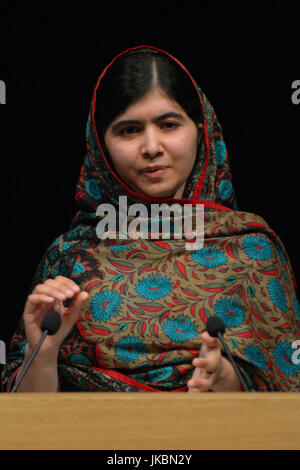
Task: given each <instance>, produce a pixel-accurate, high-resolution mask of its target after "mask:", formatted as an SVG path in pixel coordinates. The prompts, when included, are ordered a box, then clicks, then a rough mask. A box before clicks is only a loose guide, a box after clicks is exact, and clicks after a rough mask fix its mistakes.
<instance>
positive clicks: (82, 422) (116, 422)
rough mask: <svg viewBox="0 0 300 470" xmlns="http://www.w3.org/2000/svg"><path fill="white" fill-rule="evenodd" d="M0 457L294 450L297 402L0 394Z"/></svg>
mask: <svg viewBox="0 0 300 470" xmlns="http://www.w3.org/2000/svg"><path fill="white" fill-rule="evenodd" d="M0 449H5V450H8V449H11V450H14V449H18V450H29V449H35V450H38V449H43V450H48V449H52V450H53V449H58V450H64V449H69V450H72V449H77V450H82V449H93V450H97V449H101V450H133V449H134V450H141V449H144V450H177V449H181V450H196V449H206V450H210V449H245V450H246V449H252V450H253V449H259V450H260V449H300V395H298V394H295V393H280V392H277V393H203V394H189V393H146V392H145V393H58V394H55V393H53V394H51V393H16V394H1V395H0Z"/></svg>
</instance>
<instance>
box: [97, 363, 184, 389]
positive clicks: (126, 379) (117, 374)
mask: <svg viewBox="0 0 300 470" xmlns="http://www.w3.org/2000/svg"><path fill="white" fill-rule="evenodd" d="M91 369H95V370H99V371H100V372H103V373H104V374H106V375H109V376H110V377H113V378H114V379H117V380H119V381H120V382H123V383H126V384H128V385H132V386H133V387H135V388H138V389H139V390H143V391H144V392H163V390H157V389H156V388H153V387H150V386H149V385H146V384H143V383H141V382H138V381H137V380H134V379H132V378H130V377H127V376H126V375H123V374H121V373H120V372H117V371H116V370H113V369H103V368H101V367H96V366H91ZM187 388H188V387H187V385H186V386H184V387H182V388H177V389H176V390H170V391H171V392H185V391H186V390H187Z"/></svg>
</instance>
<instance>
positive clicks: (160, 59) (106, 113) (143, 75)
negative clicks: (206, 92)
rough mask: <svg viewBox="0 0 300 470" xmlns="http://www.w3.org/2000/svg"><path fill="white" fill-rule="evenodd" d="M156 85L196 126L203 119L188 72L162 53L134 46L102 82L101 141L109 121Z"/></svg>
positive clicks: (97, 110) (98, 117) (99, 94)
mask: <svg viewBox="0 0 300 470" xmlns="http://www.w3.org/2000/svg"><path fill="white" fill-rule="evenodd" d="M156 86H158V87H159V88H161V89H162V90H163V91H164V92H165V93H166V95H167V96H168V97H169V98H171V99H174V100H175V101H176V102H177V103H179V105H180V106H181V107H182V108H183V109H184V110H185V112H186V113H187V115H188V116H189V117H190V118H191V119H192V120H193V121H194V122H195V123H196V125H198V124H199V123H200V122H202V110H201V105H200V101H199V96H198V93H197V90H196V88H195V85H194V84H193V82H192V79H191V78H190V76H189V75H188V74H187V72H186V71H185V70H184V69H183V68H182V67H181V66H180V65H179V64H177V62H175V60H173V59H172V58H171V57H169V56H168V55H167V54H165V53H163V52H158V51H156V50H155V49H150V48H149V49H148V48H141V49H134V50H132V51H130V52H128V53H126V54H123V55H121V56H120V57H119V58H117V59H116V60H115V61H114V63H113V64H112V65H111V66H110V67H109V68H108V70H107V71H106V73H105V74H104V76H103V77H102V79H101V81H100V85H99V88H98V90H97V98H96V107H95V122H96V125H97V129H98V133H99V137H100V139H101V143H102V144H104V139H103V138H104V134H105V131H106V129H107V127H108V126H109V124H110V123H111V122H112V121H113V120H114V119H115V118H116V117H117V116H118V115H119V114H121V113H123V112H124V111H125V110H126V109H127V107H128V106H130V105H131V104H134V103H135V102H136V101H138V100H139V99H141V98H142V97H143V96H144V95H145V94H146V93H147V92H149V91H150V90H151V89H152V88H154V87H156Z"/></svg>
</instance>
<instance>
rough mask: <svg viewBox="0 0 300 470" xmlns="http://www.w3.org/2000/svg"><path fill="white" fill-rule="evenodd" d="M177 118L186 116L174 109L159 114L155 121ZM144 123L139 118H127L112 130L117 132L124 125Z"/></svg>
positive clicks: (182, 118) (181, 118)
mask: <svg viewBox="0 0 300 470" xmlns="http://www.w3.org/2000/svg"><path fill="white" fill-rule="evenodd" d="M171 117H173V118H177V119H180V120H181V121H183V120H184V116H183V115H182V114H180V113H175V112H174V111H170V112H168V113H164V114H161V115H160V116H157V117H156V118H155V119H154V121H163V120H164V119H168V118H171ZM139 124H142V121H138V120H137V119H126V120H123V121H118V122H117V123H116V124H114V125H113V126H112V132H116V131H117V130H118V129H119V128H120V127H122V126H134V125H139Z"/></svg>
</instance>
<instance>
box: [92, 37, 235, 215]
mask: <svg viewBox="0 0 300 470" xmlns="http://www.w3.org/2000/svg"><path fill="white" fill-rule="evenodd" d="M143 48H147V49H153V50H155V51H157V52H162V53H163V54H165V55H167V56H168V57H170V58H171V59H173V60H174V61H175V62H176V63H177V64H178V65H179V66H180V67H181V68H182V69H183V70H184V71H185V72H186V73H187V75H188V76H189V77H190V79H191V81H192V83H193V85H194V87H195V89H196V92H197V94H198V97H199V101H200V104H201V107H202V115H203V127H204V139H205V147H206V155H205V162H204V166H203V170H202V172H201V175H200V177H199V180H198V182H197V186H196V188H195V191H194V194H193V196H192V200H194V198H195V199H196V200H198V199H199V196H200V195H201V193H202V188H203V184H204V180H205V176H206V171H207V167H208V156H209V139H208V134H207V124H206V119H205V113H204V109H203V104H202V101H201V97H200V93H199V91H198V86H197V84H196V82H195V80H194V79H193V77H192V76H191V74H190V73H189V71H188V70H187V69H186V68H185V67H184V65H183V64H181V62H179V60H178V59H176V58H175V57H173V56H172V55H171V54H169V53H168V52H166V51H164V50H163V49H159V48H157V47H153V46H146V45H143V46H137V47H131V48H129V49H126V51H123V52H121V53H120V54H118V55H117V56H116V57H115V58H114V59H113V60H112V61H111V62H110V63H109V64H108V65H107V66H106V67H105V69H104V70H103V72H102V74H101V75H100V77H99V79H98V81H97V84H96V86H95V89H94V94H93V109H92V121H93V125H94V130H95V134H96V139H97V143H98V146H99V149H100V152H101V154H102V157H103V159H104V161H105V163H106V165H107V167H108V168H109V170H110V171H111V172H112V174H113V175H114V177H115V178H116V179H117V180H118V181H119V183H120V184H121V185H122V186H123V187H124V188H125V189H126V190H127V191H128V192H129V194H131V195H132V196H135V197H139V198H140V199H146V200H151V201H155V202H160V201H161V202H166V201H190V199H172V198H169V199H161V198H155V199H154V198H148V197H147V196H145V197H141V196H142V195H141V194H138V193H135V192H133V191H132V190H131V189H130V188H128V187H127V186H126V185H125V183H123V181H121V180H120V179H119V177H118V176H117V175H116V174H115V173H114V172H113V170H112V169H111V167H110V166H109V164H108V162H107V160H106V158H105V155H104V152H103V150H102V146H101V144H100V140H99V136H98V131H97V126H96V123H95V117H94V115H95V106H96V94H97V90H98V87H99V84H100V81H101V80H102V78H103V76H104V75H105V73H106V71H107V69H108V68H109V67H111V65H112V64H113V63H114V62H115V61H116V60H117V59H118V58H119V57H121V56H122V55H124V54H127V52H130V51H134V50H137V49H143ZM226 210H232V209H228V208H226Z"/></svg>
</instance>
